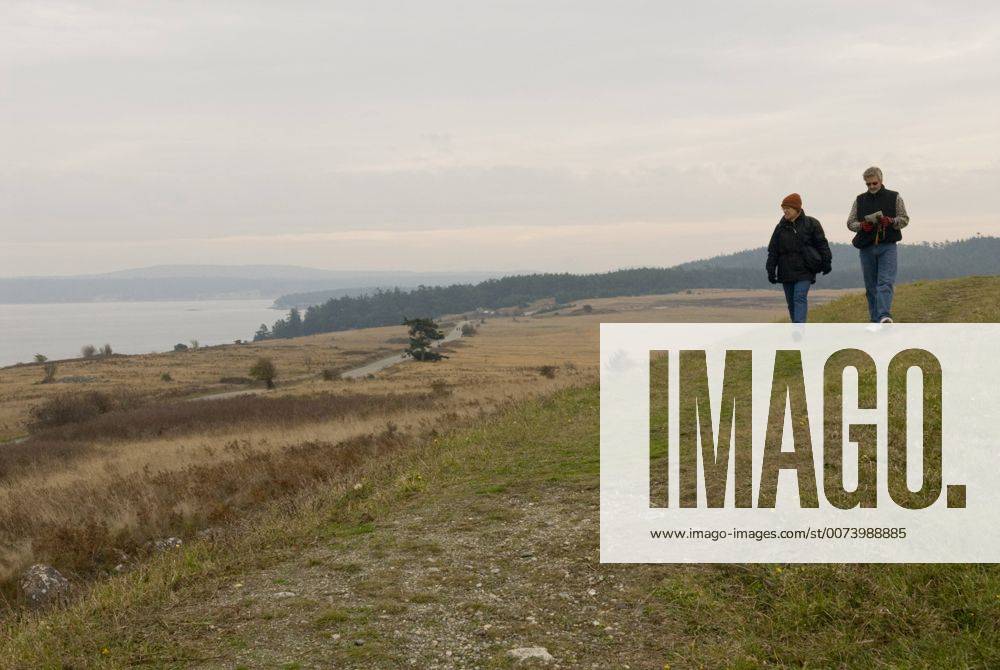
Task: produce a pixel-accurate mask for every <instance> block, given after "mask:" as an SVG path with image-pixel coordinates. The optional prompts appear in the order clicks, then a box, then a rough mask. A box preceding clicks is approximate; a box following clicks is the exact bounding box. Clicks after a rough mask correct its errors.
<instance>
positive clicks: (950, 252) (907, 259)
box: [677, 236, 1000, 288]
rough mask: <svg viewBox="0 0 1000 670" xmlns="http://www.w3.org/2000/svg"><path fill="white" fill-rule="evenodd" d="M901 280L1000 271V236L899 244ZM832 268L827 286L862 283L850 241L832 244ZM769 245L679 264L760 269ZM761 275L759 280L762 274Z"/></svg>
mask: <svg viewBox="0 0 1000 670" xmlns="http://www.w3.org/2000/svg"><path fill="white" fill-rule="evenodd" d="M899 247H900V248H899V275H898V281H899V282H901V283H902V282H911V281H917V280H919V279H946V278H949V277H963V276H967V275H992V274H1000V237H983V236H978V237H971V238H969V239H967V240H959V241H957V242H936V243H933V244H931V243H926V242H925V243H923V244H900V245H899ZM830 250H831V251H832V252H833V270H834V271H833V272H832V273H830V274H829V275H827V276H826V277H823V278H822V280H821V281H822V283H823V286H825V287H826V288H853V287H855V286H863V285H864V283H863V281H862V278H861V273H860V271H859V261H858V250H857V249H855V248H854V247H852V246H851V245H849V244H831V245H830ZM766 258H767V248H766V247H758V248H756V249H747V250H745V251H738V252H736V253H734V254H727V255H725V256H715V257H713V258H708V259H705V260H700V261H692V262H690V263H684V264H682V265H678V266H677V267H679V268H685V269H689V270H707V269H719V268H725V269H730V270H732V269H744V270H750V271H753V272H759V271H760V270H761V269H762V268H763V267H764V260H765V259H766ZM761 276H763V275H760V276H758V282H757V283H758V284H760V283H761V282H760V281H759V279H760V277H761Z"/></svg>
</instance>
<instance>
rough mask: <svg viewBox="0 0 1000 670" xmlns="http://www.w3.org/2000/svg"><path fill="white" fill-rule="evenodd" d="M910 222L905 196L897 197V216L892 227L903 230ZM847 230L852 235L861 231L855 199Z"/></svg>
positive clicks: (848, 216) (856, 200)
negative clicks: (904, 201)
mask: <svg viewBox="0 0 1000 670" xmlns="http://www.w3.org/2000/svg"><path fill="white" fill-rule="evenodd" d="M909 222H910V217H909V216H908V215H907V214H906V205H905V204H904V203H903V196H901V195H897V196H896V216H895V217H894V218H893V219H892V227H893V228H895V229H896V230H901V229H903V228H905V227H906V224H908V223H909ZM847 229H848V230H849V231H851V232H852V233H856V232H858V231H859V230H861V222H860V221H858V199H857V198H855V199H854V204H852V205H851V213H850V214H848V215H847Z"/></svg>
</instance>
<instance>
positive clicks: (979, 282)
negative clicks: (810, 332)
mask: <svg viewBox="0 0 1000 670" xmlns="http://www.w3.org/2000/svg"><path fill="white" fill-rule="evenodd" d="M892 315H893V318H894V319H895V320H896V321H900V322H905V323H918V322H927V323H974V322H987V323H995V322H998V321H1000V276H991V277H962V278H960V279H944V280H940V281H919V282H914V283H912V284H903V285H898V286H896V296H895V299H894V300H893V306H892ZM809 320H810V321H814V322H826V323H834V322H838V321H845V322H852V321H867V320H868V303H867V302H866V300H865V295H864V292H863V291H862V292H859V293H858V294H857V295H852V296H848V297H845V298H841V299H839V300H835V301H833V302H830V303H828V304H826V305H822V306H820V307H817V308H815V309H811V310H809Z"/></svg>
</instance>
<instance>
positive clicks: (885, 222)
mask: <svg viewBox="0 0 1000 670" xmlns="http://www.w3.org/2000/svg"><path fill="white" fill-rule="evenodd" d="M878 222H879V223H881V224H882V227H883V228H887V227H889V226H891V225H892V219H891V218H889V217H888V216H882V217H881V218H880V219H879V220H878Z"/></svg>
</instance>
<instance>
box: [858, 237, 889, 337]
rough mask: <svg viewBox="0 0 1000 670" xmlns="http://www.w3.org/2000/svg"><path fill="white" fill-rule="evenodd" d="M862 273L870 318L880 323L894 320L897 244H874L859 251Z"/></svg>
mask: <svg viewBox="0 0 1000 670" xmlns="http://www.w3.org/2000/svg"><path fill="white" fill-rule="evenodd" d="M859 256H860V257H861V273H862V274H863V275H864V278H865V295H866V296H867V297H868V317H869V319H870V320H871V321H872V323H878V322H879V321H881V320H882V319H884V318H885V317H889V318H892V293H893V288H892V285H893V284H895V283H896V244H895V243H894V242H890V243H888V244H873V245H871V246H870V247H865V248H864V249H861V250H860V251H859Z"/></svg>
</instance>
